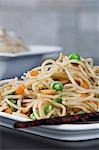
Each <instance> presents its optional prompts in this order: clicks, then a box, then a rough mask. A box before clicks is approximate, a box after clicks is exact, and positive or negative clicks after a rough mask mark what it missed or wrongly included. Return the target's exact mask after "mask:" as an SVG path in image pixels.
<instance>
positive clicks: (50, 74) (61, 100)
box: [0, 53, 99, 120]
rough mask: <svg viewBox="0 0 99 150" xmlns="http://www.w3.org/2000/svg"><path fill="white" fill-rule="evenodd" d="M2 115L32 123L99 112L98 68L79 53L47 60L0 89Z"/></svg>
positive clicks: (90, 59)
mask: <svg viewBox="0 0 99 150" xmlns="http://www.w3.org/2000/svg"><path fill="white" fill-rule="evenodd" d="M0 82H1V81H0ZM0 111H1V112H5V113H9V114H15V115H17V116H23V117H26V118H29V119H31V120H40V119H46V118H54V117H62V116H70V115H75V114H85V113H92V112H99V66H94V62H93V59H92V58H86V59H85V58H83V57H81V56H80V55H79V54H76V53H72V54H70V55H69V56H68V55H64V54H62V53H61V54H60V56H59V58H58V59H57V60H52V59H47V60H45V61H44V62H43V63H42V64H41V66H39V67H36V68H33V69H32V70H30V71H28V72H27V73H24V74H23V76H22V77H21V80H19V79H18V78H15V79H13V80H10V81H9V83H8V84H5V85H3V86H1V87H0Z"/></svg>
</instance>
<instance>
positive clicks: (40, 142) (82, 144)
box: [0, 127, 99, 150]
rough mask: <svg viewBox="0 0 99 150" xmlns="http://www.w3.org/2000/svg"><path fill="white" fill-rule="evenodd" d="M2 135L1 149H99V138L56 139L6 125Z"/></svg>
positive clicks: (2, 129)
mask: <svg viewBox="0 0 99 150" xmlns="http://www.w3.org/2000/svg"><path fill="white" fill-rule="evenodd" d="M0 136H1V138H0V139H1V144H0V146H1V147H0V148H1V150H23V149H24V150H33V149H35V150H43V149H46V150H47V149H48V150H49V149H51V150H53V149H65V150H99V139H94V140H88V141H78V142H70V141H69V142H68V141H56V140H52V139H48V138H44V137H40V136H36V135H32V134H27V133H24V132H21V131H15V130H13V129H9V128H5V127H1V128H0Z"/></svg>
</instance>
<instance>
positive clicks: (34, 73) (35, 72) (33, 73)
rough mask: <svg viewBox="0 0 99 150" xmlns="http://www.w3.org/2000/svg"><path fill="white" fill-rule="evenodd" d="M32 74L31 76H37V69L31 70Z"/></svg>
mask: <svg viewBox="0 0 99 150" xmlns="http://www.w3.org/2000/svg"><path fill="white" fill-rule="evenodd" d="M30 75H31V76H37V75H38V71H36V70H31V71H30Z"/></svg>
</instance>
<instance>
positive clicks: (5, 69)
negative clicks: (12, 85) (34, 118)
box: [0, 45, 63, 80]
mask: <svg viewBox="0 0 99 150" xmlns="http://www.w3.org/2000/svg"><path fill="white" fill-rule="evenodd" d="M29 49H30V51H27V52H20V53H0V80H1V79H5V78H7V79H8V78H14V77H15V76H17V77H20V76H21V75H22V74H23V73H24V72H27V71H28V70H30V69H32V68H33V67H36V66H38V65H40V63H41V61H42V58H43V57H44V55H46V54H53V55H54V54H56V53H59V52H60V51H63V48H61V47H57V46H40V45H31V46H29Z"/></svg>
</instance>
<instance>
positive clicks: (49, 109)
mask: <svg viewBox="0 0 99 150" xmlns="http://www.w3.org/2000/svg"><path fill="white" fill-rule="evenodd" d="M52 109H53V106H52V105H51V104H46V106H45V108H44V112H45V114H46V115H47V114H48V113H49V112H50V111H51V110H52Z"/></svg>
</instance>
